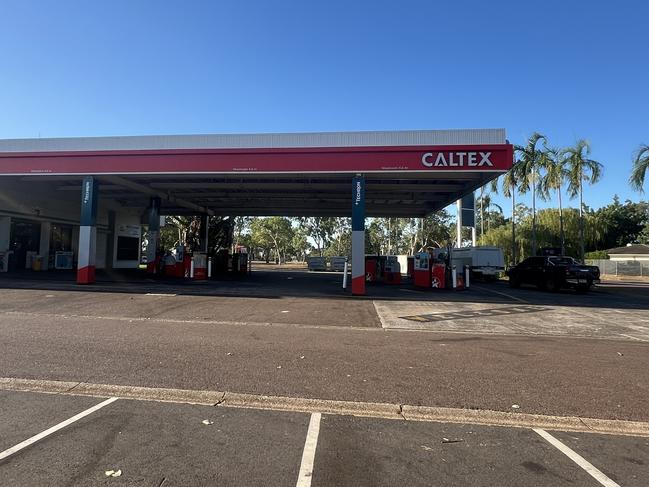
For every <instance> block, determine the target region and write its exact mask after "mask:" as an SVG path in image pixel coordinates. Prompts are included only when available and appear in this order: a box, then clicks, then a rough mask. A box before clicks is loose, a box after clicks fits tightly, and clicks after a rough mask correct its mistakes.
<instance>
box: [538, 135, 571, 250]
mask: <svg viewBox="0 0 649 487" xmlns="http://www.w3.org/2000/svg"><path fill="white" fill-rule="evenodd" d="M566 165H567V154H566V150H565V149H558V148H556V147H546V148H545V157H544V158H543V169H544V170H545V175H544V176H543V178H541V181H540V188H539V189H540V191H539V194H540V196H541V198H543V199H544V200H545V199H549V198H550V193H551V192H552V191H556V192H557V198H558V200H559V239H560V241H561V255H563V254H565V249H566V236H565V233H564V231H563V204H562V201H561V186H563V183H564V182H565V181H566V180H567V179H568V169H567V168H566Z"/></svg>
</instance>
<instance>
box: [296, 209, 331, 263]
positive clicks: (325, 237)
mask: <svg viewBox="0 0 649 487" xmlns="http://www.w3.org/2000/svg"><path fill="white" fill-rule="evenodd" d="M335 220H336V219H335V218H333V217H323V216H310V217H301V218H299V219H298V221H299V225H300V226H301V227H302V228H303V229H305V231H306V232H307V235H308V236H309V237H311V239H312V240H313V242H314V243H315V246H316V249H317V250H318V254H319V255H320V257H322V252H323V251H324V249H325V248H326V247H327V245H329V242H330V241H331V237H332V234H333V232H334V227H335Z"/></svg>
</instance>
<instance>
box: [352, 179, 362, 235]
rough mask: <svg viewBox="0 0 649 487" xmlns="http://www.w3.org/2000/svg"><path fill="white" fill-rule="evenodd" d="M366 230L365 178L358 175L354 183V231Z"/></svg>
mask: <svg viewBox="0 0 649 487" xmlns="http://www.w3.org/2000/svg"><path fill="white" fill-rule="evenodd" d="M362 230H365V178H364V177H363V176H356V177H354V179H353V184H352V231H362Z"/></svg>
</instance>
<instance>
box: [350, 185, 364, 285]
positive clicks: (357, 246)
mask: <svg viewBox="0 0 649 487" xmlns="http://www.w3.org/2000/svg"><path fill="white" fill-rule="evenodd" d="M352 294H353V295H357V296H362V295H365V178H364V177H363V176H361V175H357V176H356V177H354V179H353V182H352Z"/></svg>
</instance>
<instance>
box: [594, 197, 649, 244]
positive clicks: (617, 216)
mask: <svg viewBox="0 0 649 487" xmlns="http://www.w3.org/2000/svg"><path fill="white" fill-rule="evenodd" d="M595 213H596V215H597V217H598V218H599V219H600V220H601V221H602V222H604V223H605V224H606V227H607V231H606V234H605V236H604V238H603V241H602V243H601V247H602V249H603V250H607V249H610V248H613V247H622V246H624V245H626V244H628V243H634V242H640V243H642V242H641V240H642V238H643V237H642V236H643V232H644V230H645V228H646V227H647V225H649V203H648V202H646V201H640V202H638V203H634V202H632V201H629V200H626V201H625V202H624V204H622V203H621V202H620V198H619V197H618V196H617V195H615V197H614V198H613V203H611V204H609V205H606V206H603V207H601V208H600V209H598V210H597V211H596V212H595Z"/></svg>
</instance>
